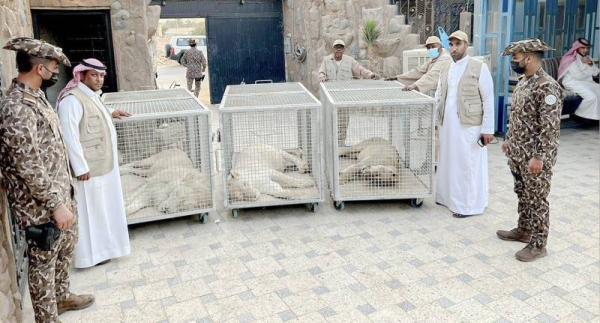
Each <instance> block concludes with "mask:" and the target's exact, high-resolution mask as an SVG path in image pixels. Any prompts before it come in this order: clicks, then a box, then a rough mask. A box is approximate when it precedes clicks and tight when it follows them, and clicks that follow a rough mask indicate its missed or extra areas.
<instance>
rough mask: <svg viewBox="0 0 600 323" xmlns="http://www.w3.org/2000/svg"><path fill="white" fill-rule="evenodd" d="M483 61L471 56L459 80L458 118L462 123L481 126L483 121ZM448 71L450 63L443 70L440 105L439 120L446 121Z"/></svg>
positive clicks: (440, 121)
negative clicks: (481, 91) (480, 81)
mask: <svg viewBox="0 0 600 323" xmlns="http://www.w3.org/2000/svg"><path fill="white" fill-rule="evenodd" d="M482 65H483V62H482V61H480V60H477V59H474V58H469V62H468V63H467V67H466V68H465V72H464V73H463V76H462V78H461V79H460V81H459V82H458V93H457V95H456V97H457V101H458V102H457V103H458V118H459V119H460V123H461V124H463V125H465V126H480V125H481V124H482V122H483V100H482V98H481V94H480V93H479V75H481V66H482ZM448 71H450V65H448V67H447V68H446V69H445V70H444V71H443V72H442V75H441V76H440V79H441V80H442V82H441V85H442V89H441V92H440V93H441V95H440V106H439V112H438V121H439V123H440V125H441V124H443V122H444V110H445V108H446V96H447V95H448Z"/></svg>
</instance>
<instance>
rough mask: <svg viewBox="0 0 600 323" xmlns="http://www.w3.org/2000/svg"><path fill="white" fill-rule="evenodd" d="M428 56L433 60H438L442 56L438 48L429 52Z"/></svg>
mask: <svg viewBox="0 0 600 323" xmlns="http://www.w3.org/2000/svg"><path fill="white" fill-rule="evenodd" d="M427 55H429V57H431V59H436V58H438V56H440V51H439V50H438V49H437V48H431V49H428V50H427Z"/></svg>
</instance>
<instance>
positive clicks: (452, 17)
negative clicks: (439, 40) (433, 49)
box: [391, 0, 475, 43]
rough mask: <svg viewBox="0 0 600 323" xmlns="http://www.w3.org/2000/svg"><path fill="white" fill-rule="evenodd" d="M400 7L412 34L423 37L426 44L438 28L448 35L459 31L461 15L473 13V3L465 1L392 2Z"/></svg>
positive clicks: (395, 0)
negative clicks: (466, 12)
mask: <svg viewBox="0 0 600 323" xmlns="http://www.w3.org/2000/svg"><path fill="white" fill-rule="evenodd" d="M391 3H392V4H395V5H396V6H398V14H401V15H404V16H405V17H406V23H407V24H409V25H411V26H412V33H414V34H419V35H420V36H421V43H424V42H425V40H426V39H427V37H429V36H439V35H436V31H437V29H438V27H442V28H444V30H445V31H446V33H447V34H450V33H451V32H453V31H456V30H458V29H459V26H460V13H461V12H463V11H468V12H471V13H472V12H473V11H474V8H475V5H474V3H473V1H463V0H391Z"/></svg>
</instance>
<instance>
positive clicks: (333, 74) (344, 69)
mask: <svg viewBox="0 0 600 323" xmlns="http://www.w3.org/2000/svg"><path fill="white" fill-rule="evenodd" d="M340 62H341V63H340V66H339V67H338V65H337V64H336V60H335V59H334V58H333V55H328V56H326V57H325V70H326V72H325V73H327V78H328V79H329V80H330V81H334V80H335V81H347V80H351V79H352V57H350V56H347V55H343V56H342V59H341V60H340Z"/></svg>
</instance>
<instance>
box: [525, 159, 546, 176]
mask: <svg viewBox="0 0 600 323" xmlns="http://www.w3.org/2000/svg"><path fill="white" fill-rule="evenodd" d="M527 168H528V169H529V172H530V173H532V174H539V173H540V172H541V171H542V169H543V168H544V163H543V162H542V161H541V160H539V159H537V158H535V157H532V158H531V159H530V160H529V165H528V167H527Z"/></svg>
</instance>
